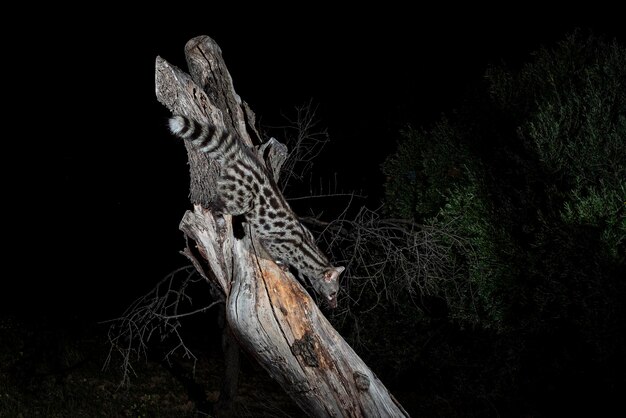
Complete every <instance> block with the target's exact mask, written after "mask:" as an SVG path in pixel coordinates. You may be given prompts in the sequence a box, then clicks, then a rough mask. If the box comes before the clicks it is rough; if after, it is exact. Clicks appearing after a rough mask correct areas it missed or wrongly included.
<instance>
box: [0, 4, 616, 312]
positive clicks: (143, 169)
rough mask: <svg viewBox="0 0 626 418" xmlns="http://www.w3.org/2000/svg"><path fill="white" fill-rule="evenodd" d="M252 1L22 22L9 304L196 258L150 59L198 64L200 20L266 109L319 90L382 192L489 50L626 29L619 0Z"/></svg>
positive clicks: (338, 143)
mask: <svg viewBox="0 0 626 418" xmlns="http://www.w3.org/2000/svg"><path fill="white" fill-rule="evenodd" d="M244 7H245V6H243V5H241V9H242V10H243V9H244ZM242 10H240V11H239V12H237V13H235V11H230V13H222V12H219V13H216V12H215V10H211V9H207V10H203V11H197V12H193V13H192V17H191V20H190V21H187V20H186V18H185V16H186V14H184V13H182V12H180V13H178V12H176V11H168V12H167V13H162V14H160V15H151V16H145V15H137V14H134V15H133V16H130V15H128V13H127V12H126V11H115V12H112V11H110V10H100V11H98V10H96V11H95V12H89V13H86V12H85V16H83V17H80V12H79V17H76V18H72V19H67V21H58V20H54V21H51V22H50V24H49V25H47V26H46V27H41V26H37V27H34V26H32V27H31V26H25V27H23V31H24V33H23V34H17V35H16V36H15V37H13V38H12V39H13V40H12V41H11V42H10V44H11V45H10V46H9V53H10V54H11V55H12V56H13V57H14V58H13V59H12V60H11V63H12V66H11V67H10V68H8V70H9V73H11V74H12V77H11V78H10V79H5V84H6V86H5V88H8V90H9V92H10V94H14V96H10V97H13V98H12V99H11V102H5V105H8V106H10V107H11V110H10V111H9V112H10V113H12V112H15V115H16V120H17V121H18V123H17V124H16V126H11V128H10V130H9V131H10V132H11V134H10V135H9V136H10V138H8V139H7V135H6V134H5V141H13V142H12V143H11V144H9V150H8V151H6V150H5V159H6V160H7V162H8V164H6V166H5V170H7V168H6V167H10V168H9V169H8V170H7V174H5V185H6V189H5V190H8V193H9V198H8V200H7V201H8V202H10V205H9V206H10V211H9V215H8V217H7V218H5V219H6V220H7V222H8V224H9V225H8V226H9V228H8V229H9V230H10V231H11V233H10V234H9V235H8V238H9V239H8V240H7V241H6V242H5V244H7V245H8V247H10V252H9V255H8V257H7V258H6V259H5V261H6V262H7V266H6V273H5V274H4V280H3V290H2V292H1V294H2V311H8V312H13V313H19V314H28V313H30V314H40V313H44V312H45V313H46V314H47V315H63V316H66V315H70V316H78V317H83V318H92V319H94V320H104V319H109V318H112V317H115V316H117V315H119V314H121V312H122V311H123V310H124V309H125V307H126V306H127V305H128V304H129V303H130V302H131V301H132V300H134V299H135V298H137V297H138V296H141V295H142V294H144V293H146V292H147V291H149V290H150V289H151V288H152V286H153V285H154V284H155V283H156V282H158V281H159V280H160V279H162V278H163V277H164V276H165V275H166V274H167V273H169V272H170V271H171V270H173V269H175V268H177V267H180V266H182V265H184V264H186V262H187V260H186V259H185V258H184V257H183V256H182V255H180V254H178V251H179V250H182V249H183V247H184V239H183V235H182V233H181V232H180V231H179V230H178V224H179V221H180V219H181V217H182V215H183V214H184V212H185V210H187V209H189V208H190V207H191V206H190V203H189V201H188V198H187V196H188V186H187V184H188V170H187V165H186V153H185V149H184V146H183V144H182V143H180V142H178V141H177V140H176V139H174V138H173V137H172V136H171V135H170V134H169V133H168V132H167V130H166V120H167V117H168V116H169V112H168V110H167V109H166V108H165V107H164V106H162V105H161V104H160V103H158V102H157V100H156V96H155V94H154V61H155V58H156V57H157V55H159V56H161V57H162V58H164V59H166V60H167V61H169V62H170V63H172V64H174V65H176V66H179V67H181V68H185V62H184V52H183V48H184V45H185V43H186V42H187V41H188V40H189V39H191V38H192V37H194V36H198V35H208V36H210V37H212V38H213V39H215V40H216V41H217V43H218V44H219V45H220V47H221V48H222V52H223V56H224V59H225V61H226V64H227V66H228V68H229V70H230V73H231V76H232V78H233V81H234V86H235V89H236V91H237V93H238V94H239V95H240V96H241V97H242V98H243V99H244V100H245V101H247V102H248V103H249V104H250V106H251V107H252V109H253V110H254V111H255V112H256V115H257V119H258V120H260V122H261V123H262V124H264V125H265V126H275V125H280V124H283V123H284V122H285V121H284V119H283V118H282V116H281V114H287V115H293V113H292V112H293V111H294V108H295V107H296V106H299V105H303V104H305V103H307V102H309V101H312V103H313V104H315V105H317V106H319V107H318V117H319V121H320V126H322V127H327V128H328V131H329V134H330V138H331V144H330V145H328V146H327V148H326V150H325V153H324V155H323V156H321V160H320V162H319V165H320V167H321V168H320V170H321V171H322V172H324V173H326V174H328V173H331V174H332V173H335V172H336V173H337V176H338V179H339V182H340V185H341V186H342V187H343V188H344V189H346V190H361V189H362V190H363V191H364V193H365V194H368V195H370V197H371V200H372V202H373V203H375V201H376V198H377V197H378V196H379V195H380V192H381V186H382V180H383V179H382V176H381V174H380V170H379V166H380V164H381V163H382V161H383V159H384V157H385V156H386V155H388V154H389V153H390V152H391V151H392V150H393V149H394V144H395V141H396V139H397V138H398V129H399V128H401V127H402V126H403V125H404V124H406V123H411V124H413V126H428V125H429V124H431V123H432V122H433V121H435V120H436V119H437V118H439V117H440V115H441V114H442V113H446V112H449V111H451V110H452V109H453V108H454V107H455V105H456V103H458V101H459V100H460V99H461V97H462V95H463V94H464V92H465V89H466V88H467V86H468V85H469V84H470V83H472V82H476V81H477V80H480V78H481V77H482V74H483V73H484V71H485V69H486V68H487V66H488V65H490V64H499V63H506V64H507V65H509V66H511V67H516V66H519V65H520V64H521V63H523V62H524V61H527V60H528V59H529V58H530V55H529V54H530V53H531V52H532V51H533V50H536V49H537V48H539V47H540V46H542V45H550V44H552V43H553V42H555V41H557V40H560V39H562V38H563V37H564V35H565V34H566V33H568V32H569V31H571V30H573V29H574V28H577V27H579V28H581V29H583V30H589V29H590V30H592V31H593V33H595V34H598V35H605V36H607V37H608V38H613V37H618V39H619V40H620V41H621V42H622V43H624V42H626V38H625V37H624V22H623V20H622V21H620V20H619V18H618V17H619V16H623V15H621V14H620V13H618V12H617V11H614V10H608V11H606V12H602V13H591V12H589V11H580V13H578V15H577V16H576V17H569V16H564V15H561V14H560V13H559V14H556V13H553V14H551V15H545V14H539V13H538V12H537V11H529V10H513V11H510V12H499V11H495V12H496V13H497V14H496V15H494V16H491V15H490V14H489V13H488V11H486V10H485V11H476V10H474V11H473V12H474V13H470V11H459V12H458V13H457V15H456V16H450V15H448V14H444V13H443V11H437V12H434V11H431V10H420V9H416V10H415V11H408V10H393V11H387V12H384V11H380V10H371V11H361V12H359V13H358V14H354V15H351V14H349V13H348V12H345V13H341V15H339V14H335V12H333V13H330V11H328V10H326V11H317V12H313V11H311V12H307V13H306V15H305V14H303V13H302V12H299V13H296V12H289V11H288V13H289V15H287V16H279V15H269V14H268V15H259V14H256V15H254V18H252V17H248V18H242V17H241V15H239V13H241V11H242ZM449 12H450V11H449V10H448V11H447V12H446V13H449ZM542 13H543V12H542ZM331 16H332V17H331ZM96 18H98V19H96ZM26 35H28V36H29V37H26ZM7 80H10V81H7ZM5 98H6V96H5ZM7 123H8V122H7V120H6V119H5V125H6V124H7ZM278 139H280V138H278Z"/></svg>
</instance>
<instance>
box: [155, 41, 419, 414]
mask: <svg viewBox="0 0 626 418" xmlns="http://www.w3.org/2000/svg"><path fill="white" fill-rule="evenodd" d="M185 55H186V59H187V65H188V68H189V74H187V73H185V72H184V71H182V70H180V69H178V68H176V67H175V66H172V65H170V64H169V63H168V62H167V61H165V60H163V59H162V58H160V57H157V58H156V96H157V99H158V100H159V101H160V102H161V103H162V104H163V105H165V106H166V107H167V108H168V109H169V110H170V111H172V112H173V113H177V114H180V113H182V114H185V115H187V116H189V117H192V118H195V119H197V120H199V121H210V122H211V123H213V124H216V125H222V126H227V127H228V128H230V129H233V130H236V131H237V132H238V133H239V135H240V137H241V138H242V139H243V140H244V141H245V142H246V143H247V145H249V146H252V140H251V138H250V134H252V136H253V137H254V138H256V139H259V138H258V135H257V134H256V130H255V127H254V114H253V113H252V112H251V111H250V109H249V107H248V106H247V105H246V103H245V102H243V101H242V100H241V98H240V97H239V96H238V95H237V94H236V93H235V90H234V87H233V83H232V80H231V77H230V74H229V72H228V70H227V68H226V65H225V63H224V61H223V59H222V55H221V50H220V48H219V46H218V45H217V44H216V43H215V42H214V41H213V40H212V39H211V38H209V37H208V36H199V37H195V38H193V39H191V40H190V41H189V42H187V44H186V45H185ZM181 142H183V141H181ZM280 145H281V144H280V143H278V142H275V143H269V144H266V145H265V147H270V148H274V147H278V148H276V150H274V152H270V153H269V154H270V155H274V156H275V157H274V158H275V160H274V161H273V162H271V163H270V165H271V166H272V167H270V170H273V172H274V175H275V177H276V176H277V175H278V172H277V170H278V167H280V165H281V163H282V161H280V158H284V149H282V148H280ZM185 146H186V147H187V152H188V157H189V169H190V177H191V178H190V183H191V184H190V199H191V203H192V204H193V208H194V210H193V211H187V212H186V213H185V215H184V216H183V219H182V221H181V223H180V229H181V230H182V231H183V232H184V234H185V235H186V237H187V238H188V239H190V240H192V241H193V242H194V243H195V248H196V249H197V250H196V249H192V248H191V247H188V248H186V249H185V250H184V253H185V254H186V255H187V256H188V257H189V258H190V259H191V260H192V262H193V263H194V266H195V267H196V269H198V271H199V273H200V274H201V275H202V276H203V277H204V278H205V279H206V280H207V281H208V282H209V283H210V284H211V286H213V287H214V288H216V289H218V291H219V292H221V293H222V294H223V296H224V298H225V300H226V319H227V322H228V326H229V327H230V329H231V330H232V333H233V335H234V336H235V338H236V340H237V342H238V343H239V345H240V347H241V348H242V349H244V350H246V351H247V352H248V353H250V354H251V355H252V356H253V357H254V358H255V359H256V360H257V361H258V362H259V364H260V365H261V366H262V367H263V368H264V369H265V370H266V371H267V372H268V373H269V375H270V376H271V377H272V378H273V379H275V380H276V381H277V382H278V383H279V384H280V385H281V387H282V388H283V389H284V390H285V392H287V393H288V394H289V396H291V398H292V399H293V400H294V401H295V402H296V404H297V405H299V406H300V408H302V410H303V411H304V412H305V413H306V414H308V415H310V416H313V417H394V418H396V417H406V416H408V414H407V413H406V411H405V410H404V409H403V408H402V406H401V405H400V404H399V403H398V402H397V401H396V400H395V399H394V398H393V396H392V395H391V394H390V393H389V392H388V391H387V389H386V388H385V386H384V385H383V384H382V383H381V382H380V380H379V379H378V378H377V377H376V375H375V374H374V373H373V372H372V371H371V370H370V369H369V367H367V365H366V364H365V363H364V362H363V361H362V360H361V359H360V358H359V356H358V355H357V354H356V353H355V352H354V350H352V348H351V347H350V346H349V345H348V344H347V343H346V342H345V341H344V339H343V338H342V337H341V336H340V335H339V334H338V333H337V331H336V330H335V329H334V328H333V327H332V325H331V324H330V323H329V322H328V320H327V319H326V318H325V317H324V315H323V314H322V313H321V312H320V310H319V309H318V307H317V305H316V304H315V303H314V302H313V300H312V299H311V297H310V296H309V294H308V293H307V291H306V290H305V289H304V288H303V287H302V285H301V284H300V283H299V282H298V281H297V280H296V279H295V278H294V277H293V276H292V275H291V274H290V273H288V272H285V271H284V270H283V269H281V268H280V267H279V266H277V265H276V264H275V263H274V262H273V261H272V260H267V259H264V258H262V256H261V255H260V254H262V252H260V251H257V249H258V248H259V247H258V246H259V244H258V243H255V242H253V241H252V240H251V239H250V237H249V236H247V235H246V236H244V237H243V238H241V239H237V238H235V237H234V235H233V228H232V219H231V217H230V216H215V215H214V214H213V213H211V211H210V210H209V209H208V208H210V207H211V205H210V204H211V201H212V199H213V197H214V195H213V190H214V185H215V181H216V176H217V173H218V172H219V167H217V166H216V165H215V162H213V161H211V160H209V159H208V158H207V156H206V155H205V154H203V153H201V152H199V151H197V150H196V149H194V148H193V147H192V146H191V145H190V144H188V143H186V142H185ZM281 156H283V157H281Z"/></svg>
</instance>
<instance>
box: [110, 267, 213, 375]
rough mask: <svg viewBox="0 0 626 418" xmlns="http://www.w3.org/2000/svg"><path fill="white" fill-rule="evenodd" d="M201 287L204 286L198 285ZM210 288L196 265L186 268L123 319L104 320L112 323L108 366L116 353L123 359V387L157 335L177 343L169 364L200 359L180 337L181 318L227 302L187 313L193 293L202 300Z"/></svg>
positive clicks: (167, 357) (139, 301) (142, 299)
mask: <svg viewBox="0 0 626 418" xmlns="http://www.w3.org/2000/svg"><path fill="white" fill-rule="evenodd" d="M196 284H200V285H201V286H195V285H196ZM199 288H203V289H207V286H206V281H205V279H203V278H202V277H200V276H199V275H198V274H197V272H196V270H195V269H194V267H193V266H184V267H181V268H179V269H177V270H174V271H173V272H171V273H169V274H168V275H167V276H166V277H165V278H164V279H163V280H161V281H160V282H159V283H158V284H157V285H156V286H155V287H154V289H152V290H151V291H150V292H148V293H147V294H146V295H144V296H142V297H140V298H138V299H137V300H135V301H134V302H133V303H132V304H131V305H130V307H129V308H128V309H127V310H126V311H125V312H124V313H123V314H122V316H121V317H119V318H115V319H111V320H108V321H104V322H103V323H111V326H110V327H109V331H108V333H107V334H108V337H109V343H110V345H111V346H110V348H109V354H108V355H107V359H106V361H105V364H104V367H103V368H105V369H106V368H107V367H109V365H110V364H111V361H112V358H113V356H114V354H115V353H118V354H119V355H120V356H121V358H122V361H121V365H120V368H121V371H122V380H121V382H120V385H121V386H122V385H127V384H128V383H129V382H130V376H131V374H132V375H134V374H135V373H134V370H133V367H132V358H137V359H138V358H139V357H144V358H145V357H146V354H147V349H148V343H149V341H150V339H151V338H152V337H153V336H155V337H158V338H159V340H160V341H161V342H164V341H165V340H167V339H172V338H173V341H174V346H173V348H171V349H170V350H169V351H168V352H167V354H166V355H165V358H164V359H165V360H166V361H168V362H169V360H170V357H171V356H172V355H174V354H177V353H179V352H180V353H182V356H183V357H186V358H191V359H193V361H194V368H195V361H196V356H195V355H194V354H193V353H192V352H191V351H190V350H189V348H188V347H187V346H186V345H185V342H184V341H183V337H182V336H181V335H180V333H179V330H180V328H181V326H182V324H181V322H180V321H179V320H180V319H181V318H184V317H187V316H190V315H193V314H198V313H201V312H206V311H207V310H209V309H210V308H212V307H213V306H215V305H217V304H219V303H223V300H218V301H213V302H211V303H209V304H208V305H206V306H203V307H202V308H199V309H194V310H193V311H185V309H186V308H188V307H191V306H192V305H193V301H192V299H191V296H190V294H192V293H193V294H194V297H195V298H196V299H199V298H200V297H199V293H200V289H199Z"/></svg>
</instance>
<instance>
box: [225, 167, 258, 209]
mask: <svg viewBox="0 0 626 418" xmlns="http://www.w3.org/2000/svg"><path fill="white" fill-rule="evenodd" d="M217 193H218V196H219V201H220V205H221V206H222V207H223V211H224V212H225V213H228V214H231V215H233V216H237V215H245V214H246V213H248V212H250V210H251V209H252V207H253V206H254V195H253V193H252V190H251V188H250V187H249V186H248V185H247V184H245V183H242V182H239V181H237V180H236V179H233V178H232V177H229V176H224V177H222V178H220V179H219V180H218V181H217Z"/></svg>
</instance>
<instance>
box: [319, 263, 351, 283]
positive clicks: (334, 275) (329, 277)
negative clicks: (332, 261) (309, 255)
mask: <svg viewBox="0 0 626 418" xmlns="http://www.w3.org/2000/svg"><path fill="white" fill-rule="evenodd" d="M345 269H346V268H345V267H333V268H331V269H330V270H327V271H326V273H324V280H326V281H327V282H332V281H333V280H337V279H338V278H339V275H340V274H341V273H342V272H343V271H344V270H345Z"/></svg>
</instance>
